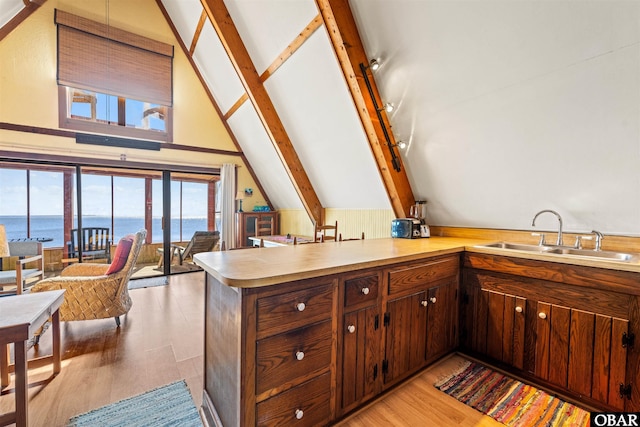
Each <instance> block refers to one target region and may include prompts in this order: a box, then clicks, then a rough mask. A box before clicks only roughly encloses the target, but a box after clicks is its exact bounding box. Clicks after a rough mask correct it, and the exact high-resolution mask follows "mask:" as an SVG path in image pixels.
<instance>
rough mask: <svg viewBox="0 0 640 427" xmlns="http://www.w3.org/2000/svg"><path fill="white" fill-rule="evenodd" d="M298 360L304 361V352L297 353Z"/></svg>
mask: <svg viewBox="0 0 640 427" xmlns="http://www.w3.org/2000/svg"><path fill="white" fill-rule="evenodd" d="M296 359H298V360H302V359H304V351H296Z"/></svg>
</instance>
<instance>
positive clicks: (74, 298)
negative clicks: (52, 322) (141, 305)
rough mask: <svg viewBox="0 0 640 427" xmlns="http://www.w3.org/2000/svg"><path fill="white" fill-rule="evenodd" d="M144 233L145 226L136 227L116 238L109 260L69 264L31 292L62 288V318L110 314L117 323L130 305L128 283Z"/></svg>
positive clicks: (89, 317) (104, 316)
mask: <svg viewBox="0 0 640 427" xmlns="http://www.w3.org/2000/svg"><path fill="white" fill-rule="evenodd" d="M146 235H147V232H146V230H140V231H138V232H137V233H136V234H135V235H130V236H125V237H123V238H122V239H120V242H118V245H117V246H116V250H115V254H114V255H113V262H112V263H111V264H93V263H79V264H72V265H70V266H68V267H66V268H65V269H64V270H62V272H61V273H60V276H57V277H50V278H47V279H44V280H41V281H40V282H38V283H37V284H35V285H34V286H33V287H32V288H31V292H43V291H52V290H56V289H66V292H65V294H64V302H63V303H62V306H60V320H62V321H70V320H89V319H106V318H109V317H113V318H115V320H116V325H118V326H120V316H121V315H123V314H126V313H127V312H128V311H129V309H130V308H131V305H132V302H131V297H130V296H129V289H128V284H129V279H130V278H131V274H132V273H133V269H134V267H135V264H136V260H137V258H138V254H139V253H140V248H141V247H142V244H143V243H144V240H145V237H146Z"/></svg>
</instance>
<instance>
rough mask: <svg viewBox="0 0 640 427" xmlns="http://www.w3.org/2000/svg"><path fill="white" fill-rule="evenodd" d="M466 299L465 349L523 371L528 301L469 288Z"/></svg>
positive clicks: (464, 317) (500, 293)
mask: <svg viewBox="0 0 640 427" xmlns="http://www.w3.org/2000/svg"><path fill="white" fill-rule="evenodd" d="M463 298H464V302H463V304H462V305H461V307H462V308H461V309H462V310H464V311H465V312H466V313H465V315H464V316H463V319H464V322H465V324H464V325H463V327H464V328H465V333H464V339H463V343H464V345H465V347H467V348H469V349H471V350H472V351H474V352H476V353H479V354H482V355H486V356H489V357H491V358H493V359H495V360H498V361H500V362H503V363H505V364H507V365H510V366H513V367H515V368H517V369H523V366H524V349H525V315H526V307H527V300H526V299H525V298H521V297H518V296H515V295H509V294H505V293H502V292H494V291H488V290H485V289H480V288H478V287H467V288H466V289H465V294H464V296H463Z"/></svg>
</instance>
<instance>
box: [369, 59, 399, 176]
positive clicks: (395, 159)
mask: <svg viewBox="0 0 640 427" xmlns="http://www.w3.org/2000/svg"><path fill="white" fill-rule="evenodd" d="M379 67H380V63H379V62H378V60H377V59H372V60H371V62H369V64H364V63H362V62H361V63H360V72H361V73H362V77H363V78H364V83H365V84H366V86H367V91H368V92H369V96H370V97H371V103H372V104H373V107H374V108H375V111H376V115H377V116H378V121H379V123H380V127H381V128H382V133H383V134H384V139H385V142H386V143H387V147H388V148H389V154H390V155H391V164H392V165H393V169H394V170H395V171H396V172H400V171H401V170H402V167H401V161H400V157H399V156H398V154H397V153H396V150H395V149H394V147H396V146H398V147H399V145H397V144H394V143H392V142H391V136H390V135H389V129H387V125H386V124H385V119H384V118H383V117H382V114H380V112H381V111H382V110H386V111H387V112H391V111H393V105H392V104H390V103H387V104H385V105H384V106H382V108H381V107H380V106H379V105H378V102H377V100H376V96H375V93H374V91H373V87H372V85H371V81H370V80H369V76H368V74H367V68H371V69H372V70H377V69H378V68H379ZM389 108H390V109H389ZM401 143H402V142H401Z"/></svg>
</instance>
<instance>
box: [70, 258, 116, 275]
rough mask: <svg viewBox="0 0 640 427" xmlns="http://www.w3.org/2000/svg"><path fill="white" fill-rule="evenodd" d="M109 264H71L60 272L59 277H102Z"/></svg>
mask: <svg viewBox="0 0 640 427" xmlns="http://www.w3.org/2000/svg"><path fill="white" fill-rule="evenodd" d="M109 265H110V264H97V263H90V262H81V263H78V264H71V265H69V266H67V267H65V269H64V270H62V271H61V272H60V276H62V277H73V276H85V277H91V276H104V275H105V273H106V272H107V270H108V269H109Z"/></svg>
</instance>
